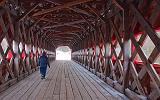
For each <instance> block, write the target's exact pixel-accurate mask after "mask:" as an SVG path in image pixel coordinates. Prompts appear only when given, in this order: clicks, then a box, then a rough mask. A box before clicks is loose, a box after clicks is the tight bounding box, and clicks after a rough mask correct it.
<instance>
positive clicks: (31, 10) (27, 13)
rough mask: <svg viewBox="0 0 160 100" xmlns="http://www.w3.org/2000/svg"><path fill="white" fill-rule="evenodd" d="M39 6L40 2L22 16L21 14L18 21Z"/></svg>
mask: <svg viewBox="0 0 160 100" xmlns="http://www.w3.org/2000/svg"><path fill="white" fill-rule="evenodd" d="M38 6H39V4H35V5H34V6H33V7H32V8H31V9H30V10H29V11H27V12H26V13H25V14H23V15H22V16H20V18H18V21H21V20H23V19H24V18H25V17H26V16H27V15H28V14H30V13H31V12H32V11H33V10H34V9H36V8H37V7H38Z"/></svg>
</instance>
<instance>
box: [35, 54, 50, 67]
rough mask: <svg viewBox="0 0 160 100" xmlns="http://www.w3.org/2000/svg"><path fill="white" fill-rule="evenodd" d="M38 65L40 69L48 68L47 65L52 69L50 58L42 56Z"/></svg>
mask: <svg viewBox="0 0 160 100" xmlns="http://www.w3.org/2000/svg"><path fill="white" fill-rule="evenodd" d="M38 65H39V66H40V67H47V65H48V66H49V67H50V65H49V62H48V57H47V56H46V55H43V54H42V56H41V57H40V58H39V60H38Z"/></svg>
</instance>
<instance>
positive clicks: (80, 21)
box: [44, 20, 85, 28]
mask: <svg viewBox="0 0 160 100" xmlns="http://www.w3.org/2000/svg"><path fill="white" fill-rule="evenodd" d="M84 22H85V20H78V21H73V22H67V23H60V24H57V25H53V26H47V27H44V28H55V27H60V26H65V25H73V24H78V23H84Z"/></svg>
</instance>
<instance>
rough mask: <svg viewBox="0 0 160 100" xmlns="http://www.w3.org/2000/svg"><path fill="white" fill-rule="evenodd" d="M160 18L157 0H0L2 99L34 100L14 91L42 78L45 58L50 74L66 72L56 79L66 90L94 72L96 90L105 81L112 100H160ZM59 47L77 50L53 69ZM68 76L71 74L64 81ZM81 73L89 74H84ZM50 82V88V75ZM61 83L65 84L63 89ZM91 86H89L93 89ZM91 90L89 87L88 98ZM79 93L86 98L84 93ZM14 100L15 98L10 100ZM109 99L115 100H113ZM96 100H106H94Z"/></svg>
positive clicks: (24, 91) (0, 95)
mask: <svg viewBox="0 0 160 100" xmlns="http://www.w3.org/2000/svg"><path fill="white" fill-rule="evenodd" d="M159 18H160V0H0V43H1V44H0V98H1V99H2V100H14V99H15V100H17V99H16V98H18V97H19V98H18V99H19V100H28V99H29V98H28V96H29V94H26V95H25V93H29V91H28V90H29V89H28V90H27V87H26V88H25V89H21V92H20V94H21V95H20V94H19V95H16V92H13V91H12V92H9V91H11V88H12V89H13V87H12V86H14V87H15V85H16V84H20V83H22V82H24V83H25V81H24V80H27V79H28V78H25V77H27V76H28V77H30V78H29V79H30V80H34V77H33V76H34V75H35V76H36V75H38V72H35V71H37V70H38V67H37V61H38V58H39V56H40V55H41V53H42V51H44V50H45V51H46V52H47V54H48V56H49V60H50V61H51V66H53V67H52V68H51V69H49V72H48V73H52V72H55V74H56V72H61V74H58V73H57V77H56V78H57V80H58V81H56V83H55V84H56V86H57V87H58V86H59V85H58V84H59V83H58V82H61V83H63V81H62V80H63V79H64V80H65V82H68V81H66V80H67V78H66V77H71V79H73V78H75V77H76V78H75V81H76V82H77V83H78V79H77V78H78V77H79V76H78V75H82V77H81V78H84V77H85V76H87V75H88V74H89V73H90V72H92V74H93V75H94V74H95V76H98V79H97V80H99V79H100V80H99V81H98V82H100V81H102V80H103V81H102V83H103V82H104V83H103V84H106V85H107V86H108V87H109V86H110V89H111V90H113V89H115V91H117V92H113V91H112V92H113V93H110V94H112V97H114V96H115V95H113V94H114V93H117V94H118V93H119V94H122V95H124V96H123V97H126V98H125V99H127V98H128V99H136V100H138V99H149V100H159V99H160V77H159V76H160V19H159ZM60 46H68V47H69V48H70V49H71V50H72V54H71V55H72V56H71V57H72V61H66V62H65V61H54V60H55V50H56V48H58V47H60ZM75 62H76V63H75ZM77 63H78V64H77ZM57 66H60V67H58V68H59V69H61V70H62V71H59V70H58V68H57V69H56V67H57ZM64 66H66V67H64ZM67 66H68V67H67ZM72 66H74V67H72ZM82 66H83V67H82ZM51 70H52V71H51ZM63 70H69V71H70V72H65V71H64V73H63ZM87 70H88V71H87ZM76 71H77V72H76ZM89 71H90V72H89ZM33 72H34V73H33ZM78 72H79V74H78V75H77V73H78ZM84 72H86V73H87V74H83V73H84ZM31 73H33V74H32V75H33V76H32V75H30V74H31ZM36 73H37V74H36ZM66 73H68V76H66ZM71 73H72V74H71ZM92 74H90V75H91V76H92ZM48 75H50V76H48V77H49V78H51V80H52V77H51V74H48ZM59 75H60V76H59ZM70 75H71V76H70ZM72 75H73V77H72ZM74 75H77V76H74ZM83 75H85V76H84V77H83ZM95 76H94V77H92V78H95ZM31 77H32V78H31ZM59 77H61V78H63V79H62V80H61V81H60V80H59V79H58V78H59ZM88 77H89V76H88ZM65 78H66V79H65ZM81 78H80V80H81ZM22 79H23V80H22ZM20 80H21V81H20ZM19 81H20V82H19ZM39 81H40V80H39ZM81 81H82V80H81ZM71 82H72V80H71ZM84 82H85V81H84ZM87 82H88V84H89V83H90V82H93V81H92V80H89V81H87ZM33 83H34V82H33ZM43 83H44V84H45V85H44V86H46V84H49V83H52V81H51V82H48V83H47V82H46V83H45V81H42V84H43ZM82 83H83V82H82ZM13 84H15V85H13ZM26 84H27V83H26ZM30 84H31V83H30ZM37 84H38V83H37ZM65 84H67V85H65V86H66V87H67V86H68V88H69V87H70V88H71V87H72V86H70V85H69V84H72V83H65ZM79 84H80V83H79ZM23 85H24V84H23ZM30 86H31V85H30ZM48 86H50V87H51V86H53V85H52V84H51V85H48ZM77 86H82V87H83V86H84V87H85V85H77ZM89 86H90V88H91V89H92V90H93V89H95V88H93V87H94V86H93V84H92V85H89ZM97 86H99V85H97ZM21 87H23V86H21ZM46 87H47V86H46ZM46 87H43V86H42V87H38V88H39V89H40V88H45V89H46ZM73 87H74V86H73ZM73 87H72V89H73V90H74V88H73ZM31 88H32V87H31ZM38 88H37V89H38ZM68 88H67V89H68ZM90 88H87V87H85V88H84V90H85V89H90ZM33 89H34V88H33ZM33 89H32V90H33ZM56 89H60V88H56ZM56 89H53V90H54V92H53V94H54V93H55V94H56V93H60V94H61V90H59V92H57V90H56ZM61 89H62V87H61ZM96 89H97V88H96ZM77 90H78V89H75V91H77ZM111 90H109V92H110V91H111ZM17 91H18V90H17ZM37 91H38V90H37ZM46 91H47V90H46ZM79 91H81V92H80V94H81V93H82V94H83V92H82V91H83V90H81V89H80V90H79ZM86 91H87V90H86ZM88 91H89V90H88ZM96 91H101V90H94V91H93V92H94V93H95V94H96V93H97V94H96V95H98V93H99V92H96ZM35 93H36V92H35ZM40 93H41V92H40ZM65 93H66V95H67V96H66V97H64V98H63V99H62V98H61V96H57V97H56V96H54V97H56V99H55V100H59V99H61V100H72V99H73V100H74V99H75V98H76V97H74V98H72V99H71V98H69V97H70V96H71V94H68V93H71V92H70V91H68V90H67V92H65ZM65 93H64V94H65ZM74 93H76V92H73V94H74ZM77 93H79V92H77ZM89 93H91V91H90V92H88V94H89ZM101 93H102V92H101ZM22 94H23V96H22ZM30 94H32V93H31V90H30ZM42 94H43V95H44V96H43V97H42V95H40V94H39V95H40V97H39V96H38V95H37V94H35V95H37V96H35V95H34V94H32V97H35V98H36V99H37V98H38V100H41V99H44V98H45V96H46V95H47V94H45V93H44V92H43V91H42ZM62 94H63V91H62ZM82 94H81V95H82ZM102 94H103V93H102ZM68 95H69V96H68ZM74 95H75V94H74ZM103 95H104V94H103ZM9 96H11V97H14V96H16V97H15V98H12V99H11V97H9ZM98 96H100V95H98ZM52 97H53V95H52V96H51V97H50V98H49V97H48V99H47V100H54V99H53V98H52ZM84 97H87V96H84ZM90 97H91V98H92V97H94V95H90ZM7 98H9V99H7ZM26 98H27V99H26ZM82 98H83V96H82ZM106 98H107V97H106ZM36 99H33V98H31V99H30V100H36ZM107 99H108V100H110V99H115V98H111V97H110V96H108V98H107ZM116 99H120V98H116ZM123 99H124V98H123ZM44 100H46V99H44ZM75 100H81V99H75ZM83 100H90V99H84V98H83ZM92 100H96V99H95V98H94V99H92ZM97 100H105V99H103V98H98V97H97Z"/></svg>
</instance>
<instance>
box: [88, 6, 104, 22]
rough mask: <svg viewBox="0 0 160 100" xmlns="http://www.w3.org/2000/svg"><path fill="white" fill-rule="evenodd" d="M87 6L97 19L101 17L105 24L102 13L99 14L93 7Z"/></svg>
mask: <svg viewBox="0 0 160 100" xmlns="http://www.w3.org/2000/svg"><path fill="white" fill-rule="evenodd" d="M86 6H87V7H88V8H89V9H90V10H91V11H92V12H93V13H94V14H96V15H97V17H99V18H100V20H101V21H102V22H104V23H105V19H104V17H103V16H101V14H100V12H99V11H98V10H97V9H95V8H93V7H92V6H91V5H86Z"/></svg>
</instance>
